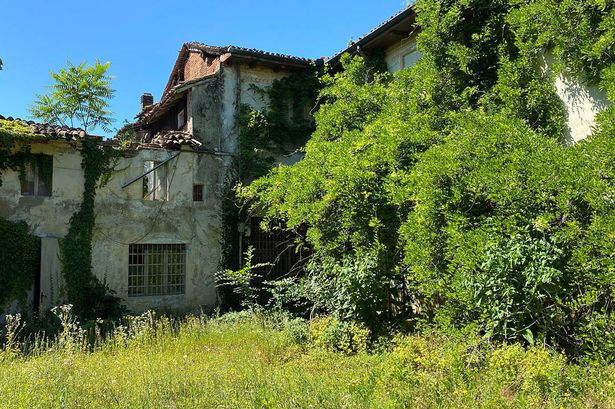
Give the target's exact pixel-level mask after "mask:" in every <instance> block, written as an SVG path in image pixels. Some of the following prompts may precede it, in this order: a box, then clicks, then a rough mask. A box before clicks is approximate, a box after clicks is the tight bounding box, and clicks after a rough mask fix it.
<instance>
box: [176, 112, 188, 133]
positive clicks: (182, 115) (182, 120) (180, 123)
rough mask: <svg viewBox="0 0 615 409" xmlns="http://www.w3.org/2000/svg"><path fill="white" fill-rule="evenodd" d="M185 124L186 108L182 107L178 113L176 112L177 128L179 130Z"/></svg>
mask: <svg viewBox="0 0 615 409" xmlns="http://www.w3.org/2000/svg"><path fill="white" fill-rule="evenodd" d="M185 125H186V110H185V109H182V110H181V111H179V114H177V130H178V131H181V130H182V129H183V128H184V126H185Z"/></svg>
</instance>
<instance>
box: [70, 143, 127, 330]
mask: <svg viewBox="0 0 615 409" xmlns="http://www.w3.org/2000/svg"><path fill="white" fill-rule="evenodd" d="M81 154H82V161H81V167H82V168H83V172H84V178H85V183H84V190H83V201H82V203H81V206H80V209H79V210H78V211H77V212H76V213H75V214H74V215H73V216H72V217H71V219H70V225H69V229H68V234H67V235H66V237H65V238H64V239H63V240H62V243H61V245H60V250H61V255H62V264H63V270H62V271H63V274H64V279H65V281H66V289H67V296H68V300H69V301H70V302H71V303H72V304H73V306H74V308H75V311H76V312H77V313H78V314H80V315H81V316H82V317H84V318H99V317H103V318H106V317H109V316H119V315H120V314H121V312H122V310H121V306H120V302H119V299H118V298H117V297H115V296H113V294H112V293H111V290H110V289H109V288H108V287H107V286H106V285H105V284H104V283H102V282H101V281H100V280H99V279H98V278H97V277H96V276H95V275H94V273H93V272H92V237H93V232H94V225H95V220H96V214H95V211H94V205H95V203H94V202H95V199H96V188H97V186H98V185H99V183H100V181H101V180H103V179H104V176H105V174H107V173H109V172H110V171H111V170H112V169H113V160H114V156H115V154H114V153H113V152H112V151H105V150H104V149H103V147H102V146H101V145H100V144H99V143H98V141H97V140H96V139H94V138H92V139H89V138H88V139H85V140H84V141H83V143H82V151H81Z"/></svg>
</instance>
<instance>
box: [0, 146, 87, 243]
mask: <svg viewBox="0 0 615 409" xmlns="http://www.w3.org/2000/svg"><path fill="white" fill-rule="evenodd" d="M32 153H44V154H47V155H53V177H52V186H53V191H52V195H51V197H34V196H21V185H20V183H19V174H18V173H17V172H15V171H10V170H9V171H6V172H4V173H3V174H2V186H1V187H0V217H4V218H7V219H9V220H12V221H17V220H27V221H28V224H29V225H30V227H31V228H32V230H33V233H34V235H36V236H39V237H64V236H65V235H66V233H67V232H68V222H69V220H70V218H71V216H72V215H73V213H74V212H75V211H76V210H78V209H79V206H80V204H81V198H82V195H83V182H84V179H83V171H82V169H81V154H80V153H79V152H78V151H77V150H75V148H73V147H72V146H70V145H69V144H68V143H66V142H64V141H57V142H53V143H37V144H33V145H32Z"/></svg>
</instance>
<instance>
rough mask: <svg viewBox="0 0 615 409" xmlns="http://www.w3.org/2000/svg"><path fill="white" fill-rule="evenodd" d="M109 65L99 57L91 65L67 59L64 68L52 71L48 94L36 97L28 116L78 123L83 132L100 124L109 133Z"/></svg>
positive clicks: (72, 125) (62, 122) (51, 120)
mask: <svg viewBox="0 0 615 409" xmlns="http://www.w3.org/2000/svg"><path fill="white" fill-rule="evenodd" d="M110 65H111V63H109V62H107V63H104V64H102V63H100V62H99V61H98V60H97V61H96V62H95V63H94V65H87V64H86V63H84V62H82V63H81V64H79V65H77V66H75V65H73V64H72V63H70V62H69V63H68V66H67V67H66V68H62V69H60V70H59V71H58V72H51V77H52V78H53V79H54V81H55V82H54V84H53V85H52V86H51V87H50V92H49V93H48V94H44V95H38V96H37V100H36V102H35V103H34V105H33V106H31V107H30V113H31V115H32V116H33V117H34V118H35V119H37V120H41V121H45V122H50V123H57V124H61V125H65V126H70V127H76V126H79V127H81V128H83V129H84V130H85V131H91V130H92V129H94V128H97V127H100V128H101V129H103V130H104V131H106V132H110V131H111V128H110V127H111V125H112V124H113V119H112V117H111V115H112V113H111V112H110V111H109V100H110V99H111V98H113V95H114V92H115V91H114V90H113V89H112V88H111V77H110V76H109V75H108V74H107V70H108V69H109V66H110Z"/></svg>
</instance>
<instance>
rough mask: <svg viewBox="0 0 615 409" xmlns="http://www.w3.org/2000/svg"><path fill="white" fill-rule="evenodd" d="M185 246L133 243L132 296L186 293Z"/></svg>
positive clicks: (130, 288)
mask: <svg viewBox="0 0 615 409" xmlns="http://www.w3.org/2000/svg"><path fill="white" fill-rule="evenodd" d="M185 282H186V245H185V244H131V245H130V246H129V250H128V296H129V297H146V296H161V295H181V294H185Z"/></svg>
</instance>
